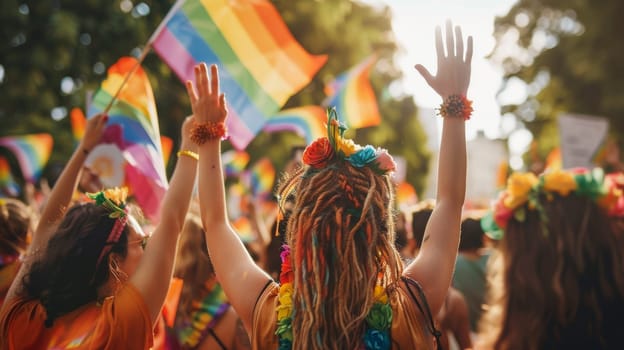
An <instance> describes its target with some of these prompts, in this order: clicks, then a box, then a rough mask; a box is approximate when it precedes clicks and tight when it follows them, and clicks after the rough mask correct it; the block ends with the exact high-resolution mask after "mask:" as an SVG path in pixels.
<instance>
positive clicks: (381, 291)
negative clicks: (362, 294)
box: [374, 286, 388, 304]
mask: <svg viewBox="0 0 624 350" xmlns="http://www.w3.org/2000/svg"><path fill="white" fill-rule="evenodd" d="M374 295H375V301H377V302H380V303H382V304H385V303H387V302H388V294H386V289H385V288H384V287H382V286H375V293H374Z"/></svg>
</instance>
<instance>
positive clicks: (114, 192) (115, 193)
mask: <svg viewBox="0 0 624 350" xmlns="http://www.w3.org/2000/svg"><path fill="white" fill-rule="evenodd" d="M104 196H105V197H106V198H108V199H109V200H110V201H112V202H113V203H115V204H116V205H121V204H124V203H126V198H127V197H128V188H127V187H114V188H109V189H107V190H106V191H104Z"/></svg>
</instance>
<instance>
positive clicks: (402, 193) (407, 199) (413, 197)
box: [396, 182, 418, 209]
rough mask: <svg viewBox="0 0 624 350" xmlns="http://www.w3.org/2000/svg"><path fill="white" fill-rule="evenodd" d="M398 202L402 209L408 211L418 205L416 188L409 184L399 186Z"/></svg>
mask: <svg viewBox="0 0 624 350" xmlns="http://www.w3.org/2000/svg"><path fill="white" fill-rule="evenodd" d="M396 201H397V204H398V205H399V208H401V209H406V208H408V207H409V206H412V205H414V204H416V203H418V195H417V194H416V190H415V189H414V186H412V185H410V184H409V183H407V182H401V183H400V184H398V185H397V187H396Z"/></svg>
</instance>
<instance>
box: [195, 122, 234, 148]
mask: <svg viewBox="0 0 624 350" xmlns="http://www.w3.org/2000/svg"><path fill="white" fill-rule="evenodd" d="M226 138H227V129H226V127H225V123H224V122H208V123H201V124H200V123H195V124H194V125H193V128H192V129H191V141H193V142H194V143H195V144H197V145H203V144H204V143H206V141H208V140H215V139H221V140H225V139H226Z"/></svg>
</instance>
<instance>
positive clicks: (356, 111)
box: [323, 55, 381, 128]
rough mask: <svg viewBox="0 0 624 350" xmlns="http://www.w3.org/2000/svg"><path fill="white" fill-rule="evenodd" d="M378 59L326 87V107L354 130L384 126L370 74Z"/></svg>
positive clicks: (365, 62) (351, 70)
mask: <svg viewBox="0 0 624 350" xmlns="http://www.w3.org/2000/svg"><path fill="white" fill-rule="evenodd" d="M376 61H377V58H376V57H375V56H374V55H373V56H370V57H368V58H366V59H365V60H364V61H362V62H360V63H359V64H358V65H356V66H355V67H353V68H351V69H349V70H348V71H347V72H345V73H343V74H341V75H339V76H338V77H336V79H335V80H333V81H332V82H330V83H329V84H327V85H326V86H325V94H327V96H328V98H327V99H326V100H325V102H324V103H323V104H324V105H325V106H329V107H336V112H338V115H339V116H340V118H342V119H343V120H344V121H345V123H346V124H347V126H349V127H350V128H363V127H367V126H374V125H378V124H379V123H380V122H381V116H380V115H379V107H378V106H377V98H376V97H375V92H374V91H373V87H372V86H371V84H370V80H369V74H370V70H371V69H372V67H373V65H374V63H375V62H376Z"/></svg>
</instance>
